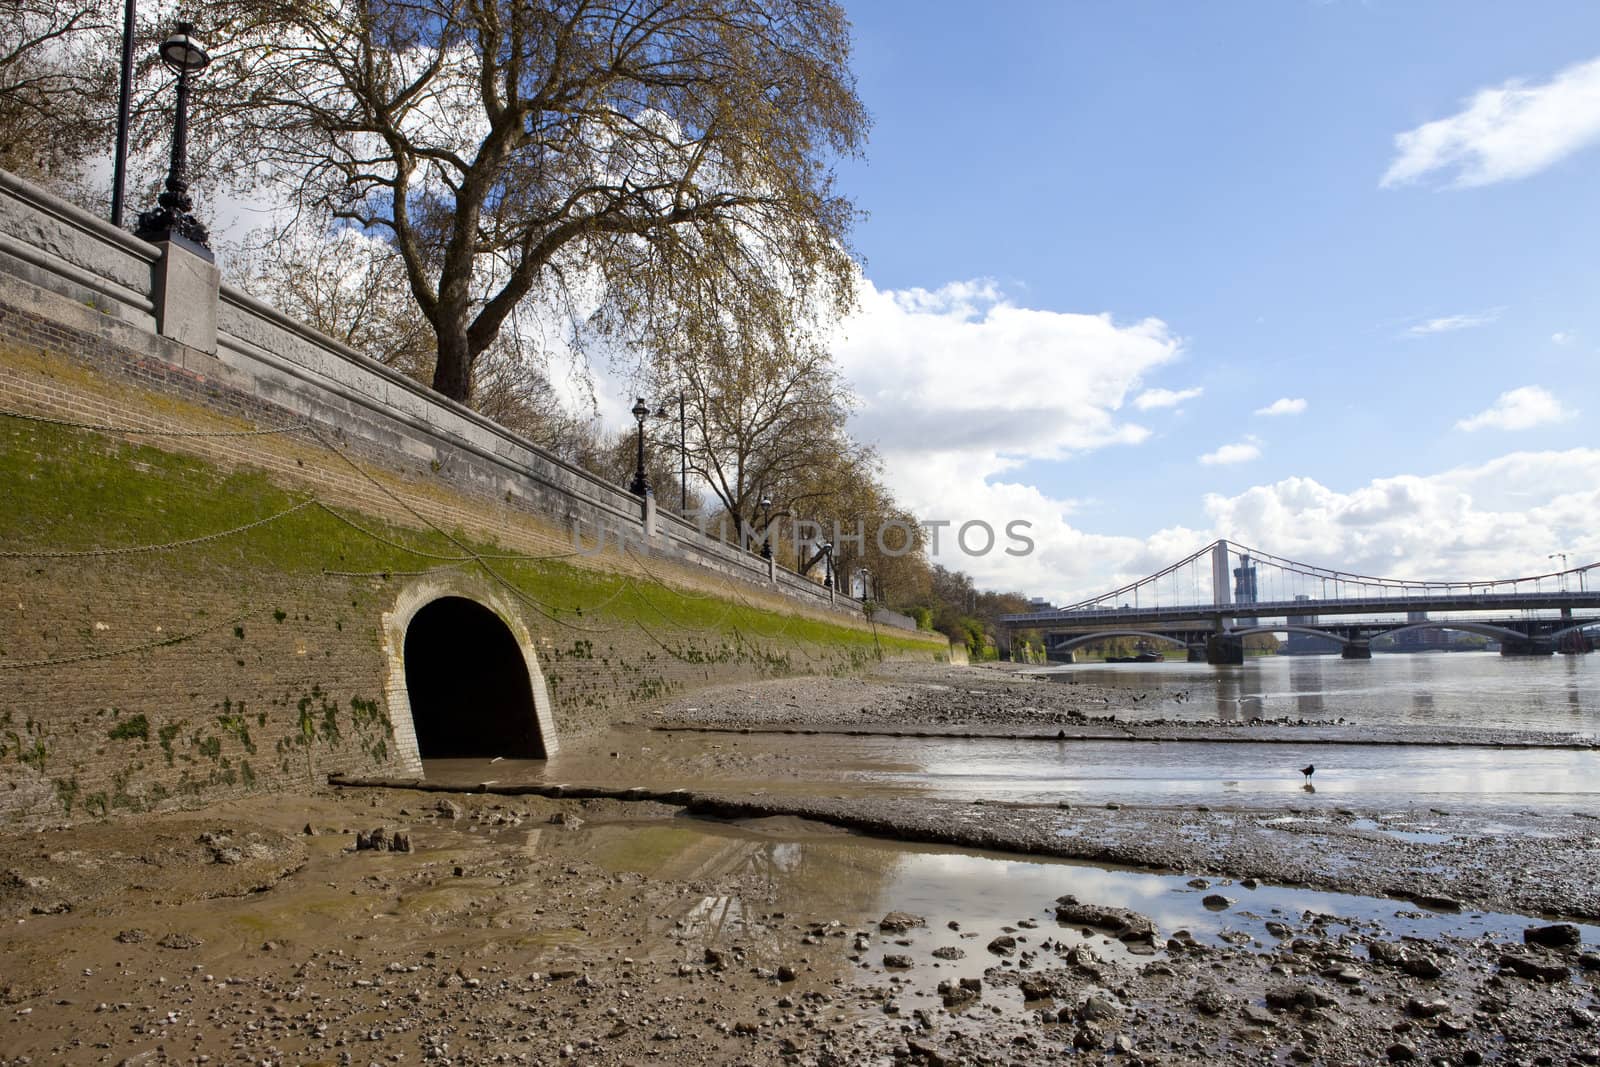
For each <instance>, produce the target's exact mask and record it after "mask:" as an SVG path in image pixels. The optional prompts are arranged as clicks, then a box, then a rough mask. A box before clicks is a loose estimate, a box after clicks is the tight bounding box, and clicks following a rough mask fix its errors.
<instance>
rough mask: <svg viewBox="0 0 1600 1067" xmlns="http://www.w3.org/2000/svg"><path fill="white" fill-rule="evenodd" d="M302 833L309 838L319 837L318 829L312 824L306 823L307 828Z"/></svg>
mask: <svg viewBox="0 0 1600 1067" xmlns="http://www.w3.org/2000/svg"><path fill="white" fill-rule="evenodd" d="M300 832H301V833H303V834H305V835H306V836H307V837H316V836H317V828H316V827H315V826H312V825H311V824H310V823H306V828H305V829H304V830H301V831H300Z"/></svg>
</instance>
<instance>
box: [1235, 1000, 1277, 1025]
mask: <svg viewBox="0 0 1600 1067" xmlns="http://www.w3.org/2000/svg"><path fill="white" fill-rule="evenodd" d="M1242 1014H1243V1015H1244V1019H1245V1022H1248V1023H1251V1024H1253V1025H1255V1026H1262V1027H1265V1028H1267V1029H1269V1030H1270V1029H1272V1028H1273V1027H1275V1026H1277V1025H1278V1020H1277V1019H1274V1018H1273V1017H1272V1013H1271V1012H1270V1011H1268V1010H1267V1009H1265V1008H1258V1007H1256V1006H1255V1005H1254V1004H1246V1005H1245V1006H1244V1011H1243V1012H1242Z"/></svg>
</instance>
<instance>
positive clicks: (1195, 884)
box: [1186, 878, 1211, 889]
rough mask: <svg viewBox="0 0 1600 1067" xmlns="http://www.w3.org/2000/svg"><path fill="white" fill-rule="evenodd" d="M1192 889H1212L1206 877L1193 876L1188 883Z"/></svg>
mask: <svg viewBox="0 0 1600 1067" xmlns="http://www.w3.org/2000/svg"><path fill="white" fill-rule="evenodd" d="M1186 884H1187V885H1188V886H1189V888H1190V889H1210V888H1211V883H1210V882H1208V881H1206V880H1205V879H1204V878H1191V879H1189V881H1188V882H1187V883H1186Z"/></svg>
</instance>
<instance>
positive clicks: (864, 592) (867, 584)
mask: <svg viewBox="0 0 1600 1067" xmlns="http://www.w3.org/2000/svg"><path fill="white" fill-rule="evenodd" d="M856 573H857V574H859V575H861V602H862V603H863V604H865V603H866V602H867V601H869V600H871V599H872V593H871V586H872V574H871V573H870V572H869V571H868V570H867V568H865V567H862V568H861V569H860V570H859V571H857V572H856Z"/></svg>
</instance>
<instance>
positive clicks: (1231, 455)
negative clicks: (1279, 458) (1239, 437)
mask: <svg viewBox="0 0 1600 1067" xmlns="http://www.w3.org/2000/svg"><path fill="white" fill-rule="evenodd" d="M1259 458H1261V446H1260V445H1258V444H1256V443H1255V442H1254V441H1236V442H1234V443H1233V444H1231V445H1223V446H1222V447H1221V448H1219V449H1217V450H1216V451H1215V452H1207V453H1206V454H1205V455H1203V456H1201V457H1200V462H1201V463H1204V464H1206V465H1207V466H1213V467H1215V466H1224V465H1227V464H1230V463H1248V462H1250V461H1251V460H1252V459H1259Z"/></svg>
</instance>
